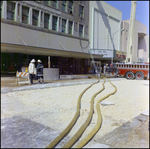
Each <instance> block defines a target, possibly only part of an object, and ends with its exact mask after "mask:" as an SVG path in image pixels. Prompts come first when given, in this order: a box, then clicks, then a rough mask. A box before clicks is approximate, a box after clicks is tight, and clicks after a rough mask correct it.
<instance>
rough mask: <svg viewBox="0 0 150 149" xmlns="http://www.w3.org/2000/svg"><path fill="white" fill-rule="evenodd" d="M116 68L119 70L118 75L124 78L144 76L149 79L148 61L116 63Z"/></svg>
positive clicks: (141, 77)
mask: <svg viewBox="0 0 150 149" xmlns="http://www.w3.org/2000/svg"><path fill="white" fill-rule="evenodd" d="M116 67H117V69H118V70H119V75H123V76H125V77H126V79H130V80H131V79H134V78H135V79H137V80H142V79H144V78H147V79H149V63H141V64H140V63H139V64H138V63H137V64H128V63H117V64H116Z"/></svg>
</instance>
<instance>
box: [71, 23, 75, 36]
mask: <svg viewBox="0 0 150 149" xmlns="http://www.w3.org/2000/svg"><path fill="white" fill-rule="evenodd" d="M74 24H75V21H73V24H72V35H74Z"/></svg>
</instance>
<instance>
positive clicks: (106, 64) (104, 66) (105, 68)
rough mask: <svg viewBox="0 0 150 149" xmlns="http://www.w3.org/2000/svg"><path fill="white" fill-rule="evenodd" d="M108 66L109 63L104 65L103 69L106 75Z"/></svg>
mask: <svg viewBox="0 0 150 149" xmlns="http://www.w3.org/2000/svg"><path fill="white" fill-rule="evenodd" d="M107 67H108V64H106V65H105V66H104V68H103V70H104V76H106V68H107Z"/></svg>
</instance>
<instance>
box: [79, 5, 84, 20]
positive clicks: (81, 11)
mask: <svg viewBox="0 0 150 149" xmlns="http://www.w3.org/2000/svg"><path fill="white" fill-rule="evenodd" d="M83 11H84V6H82V5H79V17H82V18H83V15H84V14H83Z"/></svg>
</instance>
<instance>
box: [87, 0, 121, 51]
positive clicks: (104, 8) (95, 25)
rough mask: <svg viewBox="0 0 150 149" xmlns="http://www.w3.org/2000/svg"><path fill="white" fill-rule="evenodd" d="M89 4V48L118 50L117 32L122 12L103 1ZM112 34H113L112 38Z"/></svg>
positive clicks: (118, 37) (118, 35)
mask: <svg viewBox="0 0 150 149" xmlns="http://www.w3.org/2000/svg"><path fill="white" fill-rule="evenodd" d="M89 3H90V4H89V12H90V13H89V40H90V43H91V44H90V48H91V49H113V47H114V48H115V49H116V50H120V31H118V30H120V29H121V20H122V12H121V11H119V10H117V9H116V8H114V7H112V6H111V5H109V4H107V3H106V2H104V1H89ZM116 31H118V32H116ZM115 32H116V33H115ZM113 33H115V34H114V37H113V36H112V35H113ZM112 38H113V39H112ZM111 39H112V40H111ZM113 45H114V46H113Z"/></svg>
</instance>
